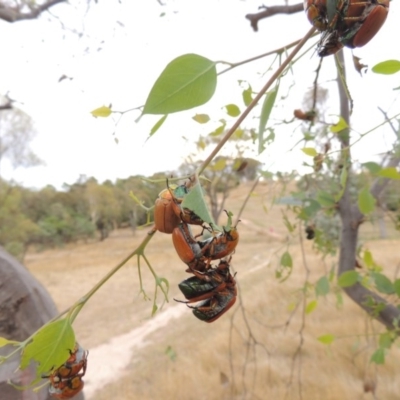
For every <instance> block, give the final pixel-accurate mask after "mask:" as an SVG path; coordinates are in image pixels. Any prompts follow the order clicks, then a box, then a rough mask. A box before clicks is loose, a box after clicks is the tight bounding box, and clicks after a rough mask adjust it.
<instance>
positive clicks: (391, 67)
mask: <svg viewBox="0 0 400 400" xmlns="http://www.w3.org/2000/svg"><path fill="white" fill-rule="evenodd" d="M399 71H400V61H398V60H387V61H383V62H380V63H379V64H376V65H374V66H373V67H372V72H375V73H376V74H384V75H392V74H395V73H396V72H399Z"/></svg>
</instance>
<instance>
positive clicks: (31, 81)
mask: <svg viewBox="0 0 400 400" xmlns="http://www.w3.org/2000/svg"><path fill="white" fill-rule="evenodd" d="M296 2H297V1H291V4H294V3H296ZM70 3H72V4H74V1H73V0H72V1H71V2H70ZM123 3H124V4H122V5H120V4H119V3H118V2H117V1H112V2H111V1H108V2H99V4H97V5H93V7H92V9H91V10H90V11H89V13H88V14H87V16H86V18H85V20H84V21H82V20H79V19H77V16H78V15H79V13H77V12H76V11H75V10H74V8H73V7H71V6H69V5H67V4H61V5H58V6H56V7H54V8H53V13H54V14H57V15H59V16H60V18H61V19H63V20H64V21H65V24H66V26H67V27H73V28H76V29H78V30H81V29H82V26H83V25H84V27H85V30H84V36H83V37H79V36H78V35H75V34H73V33H70V32H69V31H68V30H63V29H61V28H60V25H59V24H58V22H57V21H56V20H53V21H52V22H48V21H47V18H46V17H42V18H41V20H34V21H26V22H18V23H15V24H8V23H5V22H3V21H0V34H1V36H2V38H3V40H2V63H1V67H2V73H1V75H0V93H3V94H4V93H6V92H9V94H10V96H11V98H13V99H16V100H18V101H19V102H20V103H19V104H17V106H19V107H21V108H23V109H24V110H25V111H26V112H27V113H29V114H30V115H31V116H32V118H33V119H34V121H35V124H36V128H37V131H38V135H37V137H36V139H35V140H34V141H33V142H32V146H31V147H32V149H33V150H34V151H35V153H36V154H37V155H38V156H39V157H40V158H42V159H43V160H44V161H45V163H46V165H45V166H42V167H34V168H30V169H18V170H14V171H13V170H11V169H10V168H9V167H8V166H7V165H2V175H3V176H4V177H5V178H7V179H11V178H13V179H15V180H16V181H17V182H20V183H22V184H24V185H25V186H28V187H42V186H45V185H46V184H53V185H55V186H56V187H58V188H60V187H61V186H62V184H63V183H64V182H66V183H69V184H72V183H74V182H75V181H76V180H77V179H78V177H79V175H80V174H84V175H87V176H95V177H96V178H98V179H99V181H100V182H102V181H104V180H105V179H111V180H115V179H116V178H125V177H128V176H130V175H136V174H144V175H149V174H152V173H154V172H159V171H170V170H172V169H174V168H176V167H177V166H179V165H180V164H181V163H182V162H183V160H184V158H185V156H187V155H188V154H190V153H191V152H192V151H194V147H193V146H192V145H190V141H191V140H192V139H193V140H195V139H197V138H198V136H199V135H200V134H205V133H208V132H211V131H212V130H213V129H214V128H215V127H216V126H217V125H218V120H219V119H221V118H226V119H227V120H228V121H230V122H229V123H228V125H227V127H229V126H230V125H231V124H232V123H233V121H234V120H233V119H230V118H229V117H228V116H226V115H224V112H223V110H222V107H223V106H224V105H225V104H228V103H232V102H233V103H236V104H238V105H239V106H240V107H241V108H242V109H243V103H242V102H241V89H240V87H239V86H238V83H237V80H238V79H243V80H249V81H251V83H252V87H253V89H254V90H258V89H260V88H261V87H262V86H263V85H264V83H265V81H266V80H267V79H268V75H269V74H270V73H271V71H269V72H267V73H266V74H265V75H260V73H264V72H265V71H267V69H268V67H269V66H270V63H271V60H272V58H268V59H263V60H262V61H258V62H257V63H252V64H249V65H247V66H245V67H240V68H237V69H235V70H233V71H232V72H230V73H227V74H224V75H222V76H221V77H220V79H219V82H218V87H217V93H216V95H215V97H214V98H213V99H212V100H211V102H210V103H209V104H207V105H204V106H202V107H198V108H197V109H194V110H189V111H187V112H184V113H178V114H174V115H170V116H169V117H168V119H167V121H166V122H165V124H164V125H163V127H162V128H161V129H160V130H159V131H158V132H157V133H156V135H155V136H154V137H152V138H151V139H150V140H148V141H146V139H147V137H148V134H149V132H150V129H151V127H152V126H153V125H154V123H155V122H156V121H157V120H158V119H159V118H160V117H159V116H144V117H143V118H142V119H141V121H140V122H139V123H135V119H136V118H137V117H138V114H137V113H128V114H126V115H125V116H124V117H123V118H122V120H121V122H120V124H119V125H118V127H117V130H116V136H113V132H114V120H113V118H111V117H110V118H108V119H103V118H98V119H95V118H93V117H92V116H91V114H90V111H91V110H93V109H95V108H97V107H99V106H102V105H108V104H110V103H112V105H113V109H116V110H126V109H129V108H132V107H136V106H139V105H142V104H144V102H145V100H146V98H147V95H148V93H149V91H150V89H151V87H152V85H153V83H154V82H155V80H156V79H157V77H158V75H159V74H160V73H161V71H162V70H163V69H164V67H165V66H166V65H167V64H168V63H169V62H170V61H171V60H172V59H173V58H175V57H177V56H180V55H182V54H186V53H197V54H200V55H202V56H205V57H207V58H209V59H211V60H226V61H232V62H237V61H241V60H243V59H246V58H248V57H252V56H255V55H258V54H261V53H265V52H267V51H270V50H273V49H275V48H278V47H280V46H283V45H285V44H287V43H289V42H291V41H294V40H296V39H299V38H301V37H302V36H303V35H304V34H305V33H306V32H307V31H308V30H309V28H310V25H309V23H308V20H307V19H306V17H305V15H304V13H299V14H296V15H292V16H287V15H282V16H277V17H274V18H269V19H267V20H263V21H261V22H260V23H259V32H253V30H252V29H251V27H250V24H249V21H248V20H247V19H245V18H244V16H245V15H246V14H248V13H255V12H257V8H258V6H259V5H261V4H262V1H259V0H257V1H255V0H248V1H240V0H219V1H218V0H175V1H172V0H167V3H168V6H167V7H161V6H160V5H159V3H158V2H157V1H156V0H136V1H124V2H123ZM264 3H265V4H280V0H276V1H272V0H271V1H269V2H264ZM163 12H165V13H166V15H165V16H163V17H160V14H161V13H163ZM399 20H400V6H399V2H398V1H392V3H391V10H390V13H389V16H388V19H387V21H386V23H385V25H384V26H383V28H382V29H381V31H380V32H379V33H378V34H377V36H376V37H375V38H374V39H373V40H372V41H371V42H370V43H369V44H367V45H366V46H365V47H364V48H361V49H356V51H355V55H357V56H359V57H362V62H363V63H364V64H368V65H369V67H370V68H371V67H372V66H373V65H375V64H376V63H378V62H380V61H383V60H387V59H397V60H400V46H399V45H398V43H397V42H398V38H399V37H400V24H399V23H398V21H399ZM117 21H119V22H121V23H122V24H123V27H121V26H120V25H119V24H118V22H117ZM4 38H7V39H6V40H4ZM315 40H316V39H315ZM310 44H311V43H310ZM99 47H101V50H100V51H97V49H98V48H99ZM87 48H89V50H88V51H85V50H86V49H87ZM345 51H346V53H347V54H346V57H347V59H348V61H349V62H348V83H349V86H350V89H351V93H352V96H353V98H354V100H355V109H354V114H353V124H354V126H353V127H354V128H355V129H356V130H357V131H359V132H364V131H366V130H368V129H370V128H371V126H373V125H374V124H378V123H380V122H381V121H382V116H381V114H380V113H379V111H377V105H380V106H381V107H382V108H384V109H386V110H387V111H388V112H389V114H390V115H394V114H396V113H398V112H400V107H399V102H397V103H395V104H394V105H393V101H394V99H396V96H397V93H398V91H397V92H393V90H392V88H393V87H397V86H400V74H396V75H393V76H391V77H387V76H380V75H376V74H373V73H371V72H369V73H367V74H366V75H364V76H363V77H360V76H359V74H358V73H356V72H354V71H353V70H352V67H351V64H350V61H351V60H350V56H351V52H350V50H345ZM318 61H319V60H318V57H317V56H316V55H315V54H313V53H312V52H309V53H307V54H306V55H305V56H304V57H303V58H302V59H301V61H300V62H299V63H297V64H296V65H295V66H294V67H293V75H288V76H286V77H285V79H283V80H282V86H281V88H280V92H279V97H280V96H283V95H286V94H289V96H287V97H286V98H285V99H284V100H283V101H280V102H279V103H278V105H277V108H276V110H274V111H273V114H272V115H271V118H272V119H273V120H275V121H279V120H281V119H285V120H290V119H291V118H292V114H293V110H294V109H295V108H301V103H302V100H303V94H304V92H305V91H306V90H307V89H308V88H309V87H310V86H311V85H312V82H313V80H314V73H313V71H315V69H316V67H317V64H318ZM274 69H275V68H274ZM63 74H65V75H67V76H69V77H72V78H73V79H72V80H68V79H65V80H63V81H62V82H60V83H59V82H58V79H59V78H60V77H61V76H62V75H63ZM334 78H335V70H334V65H333V57H328V58H327V59H326V60H324V64H323V70H322V74H321V78H320V79H321V81H322V82H325V86H327V87H331V88H332V89H333V91H332V94H331V98H330V104H332V109H331V110H330V113H331V114H337V113H338V111H337V108H336V107H337V106H336V104H337V100H336V97H335V95H334V93H335V92H336V89H335V86H334V83H332V82H331V83H330V81H331V80H332V79H334ZM293 84H295V85H294V86H293V87H291V86H292V85H293ZM289 88H290V91H289ZM203 112H206V113H209V114H210V116H211V117H212V119H213V120H214V122H213V123H209V124H207V126H201V125H199V124H197V123H196V122H194V121H192V119H191V117H192V116H193V115H195V114H196V113H203ZM255 116H256V114H254V115H253V116H252V117H251V119H249V120H248V121H247V122H246V123H245V126H246V127H257V126H258V120H256V119H255ZM296 127H297V130H296V131H295V132H299V128H298V127H299V123H296V124H295V125H283V126H281V127H280V128H279V129H277V131H276V133H277V141H276V144H274V146H271V148H269V149H267V150H266V151H265V152H264V153H263V154H261V156H259V157H258V159H259V160H260V161H262V162H263V163H265V168H266V169H270V170H273V171H276V170H278V169H282V168H284V169H286V170H291V169H297V170H299V169H300V165H301V163H302V161H308V160H307V157H306V156H304V155H303V154H302V152H301V151H300V149H299V148H298V149H295V150H293V151H291V152H290V151H289V150H290V148H291V146H292V144H293V141H294V140H295V139H291V138H292V135H293V131H294V130H295V129H296ZM385 131H386V132H390V131H389V130H388V129H387V128H385ZM115 137H117V138H118V140H119V143H118V144H116V143H115V140H114V138H115ZM182 137H185V138H187V139H188V140H186V139H183V138H182ZM382 137H383V136H382V131H380V132H378V131H376V132H374V133H372V134H371V135H369V136H368V137H367V138H366V139H365V140H364V144H363V145H362V146H358V153H357V148H355V149H354V150H355V156H356V157H358V158H359V159H360V161H367V160H370V159H371V155H376V154H379V153H381V152H383V151H385V150H386V149H387V148H388V147H387V145H388V144H390V139H391V138H392V137H393V136H392V134H391V133H387V134H386V138H387V139H385V140H388V142H389V143H386V141H385V140H384V139H382ZM255 149H256V146H255ZM207 154H208V152H207V153H204V154H202V155H201V156H200V157H201V158H205V157H206V156H207ZM252 156H254V157H256V153H253V154H252Z"/></svg>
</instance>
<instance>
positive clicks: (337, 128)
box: [330, 117, 349, 133]
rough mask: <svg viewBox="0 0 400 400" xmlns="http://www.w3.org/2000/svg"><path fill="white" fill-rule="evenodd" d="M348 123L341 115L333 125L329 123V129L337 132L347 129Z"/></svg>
mask: <svg viewBox="0 0 400 400" xmlns="http://www.w3.org/2000/svg"><path fill="white" fill-rule="evenodd" d="M348 127H349V125H347V122H346V121H345V120H344V119H343V117H340V118H339V122H338V123H337V124H335V125H331V127H330V130H331V132H333V133H339V132H340V131H342V130H343V129H347V128H348Z"/></svg>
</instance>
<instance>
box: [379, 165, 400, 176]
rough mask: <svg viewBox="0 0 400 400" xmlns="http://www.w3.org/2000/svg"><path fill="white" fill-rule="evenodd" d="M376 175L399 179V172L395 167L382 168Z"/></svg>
mask: <svg viewBox="0 0 400 400" xmlns="http://www.w3.org/2000/svg"><path fill="white" fill-rule="evenodd" d="M377 175H378V176H381V177H382V178H388V179H400V173H399V171H397V169H396V168H394V167H387V168H382V169H381V170H380V171H379V172H378V173H377Z"/></svg>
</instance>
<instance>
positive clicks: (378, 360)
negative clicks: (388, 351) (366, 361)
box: [370, 348, 385, 364]
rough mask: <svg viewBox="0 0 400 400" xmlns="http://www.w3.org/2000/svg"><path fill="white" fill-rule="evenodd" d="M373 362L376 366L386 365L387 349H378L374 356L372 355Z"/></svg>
mask: <svg viewBox="0 0 400 400" xmlns="http://www.w3.org/2000/svg"><path fill="white" fill-rule="evenodd" d="M370 361H371V362H373V363H375V364H384V363H385V349H381V348H379V349H377V350H376V351H375V352H374V354H372V356H371V359H370Z"/></svg>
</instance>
